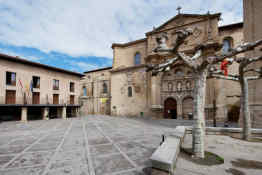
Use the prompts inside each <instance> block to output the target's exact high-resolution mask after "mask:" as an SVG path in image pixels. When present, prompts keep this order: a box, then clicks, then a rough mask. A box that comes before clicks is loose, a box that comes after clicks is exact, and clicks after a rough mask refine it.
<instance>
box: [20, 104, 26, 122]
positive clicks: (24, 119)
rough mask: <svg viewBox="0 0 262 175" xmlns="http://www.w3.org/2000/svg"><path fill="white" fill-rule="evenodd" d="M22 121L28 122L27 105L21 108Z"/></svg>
mask: <svg viewBox="0 0 262 175" xmlns="http://www.w3.org/2000/svg"><path fill="white" fill-rule="evenodd" d="M21 121H22V122H27V107H22V110H21Z"/></svg>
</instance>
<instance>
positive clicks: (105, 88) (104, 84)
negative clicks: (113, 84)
mask: <svg viewBox="0 0 262 175" xmlns="http://www.w3.org/2000/svg"><path fill="white" fill-rule="evenodd" d="M107 92H108V88H107V84H106V82H104V83H103V93H104V94H106V93H107Z"/></svg>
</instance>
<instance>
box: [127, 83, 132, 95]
mask: <svg viewBox="0 0 262 175" xmlns="http://www.w3.org/2000/svg"><path fill="white" fill-rule="evenodd" d="M127 90H128V97H132V87H131V86H129V87H128V89H127Z"/></svg>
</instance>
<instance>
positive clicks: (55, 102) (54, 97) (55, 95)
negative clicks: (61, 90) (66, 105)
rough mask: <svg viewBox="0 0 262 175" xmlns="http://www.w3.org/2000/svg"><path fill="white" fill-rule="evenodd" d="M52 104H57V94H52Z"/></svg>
mask: <svg viewBox="0 0 262 175" xmlns="http://www.w3.org/2000/svg"><path fill="white" fill-rule="evenodd" d="M53 104H54V105H57V104H59V94H53Z"/></svg>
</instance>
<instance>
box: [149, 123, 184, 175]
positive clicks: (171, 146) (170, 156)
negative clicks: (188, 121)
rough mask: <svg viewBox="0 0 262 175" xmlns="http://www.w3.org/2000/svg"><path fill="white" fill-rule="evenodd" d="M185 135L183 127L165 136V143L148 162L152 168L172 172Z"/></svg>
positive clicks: (178, 127)
mask: <svg viewBox="0 0 262 175" xmlns="http://www.w3.org/2000/svg"><path fill="white" fill-rule="evenodd" d="M185 133H186V128H185V127H184V126H177V127H176V128H175V130H174V131H173V132H172V133H167V134H165V141H164V143H163V144H162V145H160V146H159V147H158V148H157V150H156V151H155V152H154V153H153V154H152V156H151V158H150V160H151V162H152V166H153V168H157V169H160V170H164V171H167V172H171V173H173V172H174V169H175V164H176V160H177V157H178V154H179V152H180V146H181V143H182V142H183V139H184V136H185Z"/></svg>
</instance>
